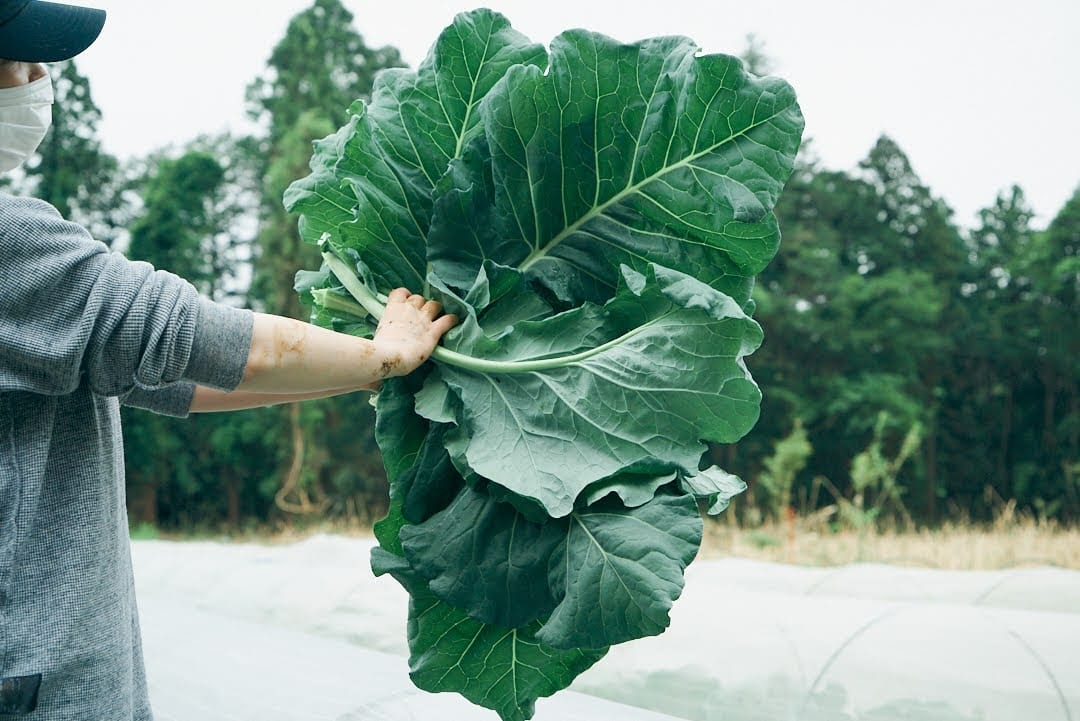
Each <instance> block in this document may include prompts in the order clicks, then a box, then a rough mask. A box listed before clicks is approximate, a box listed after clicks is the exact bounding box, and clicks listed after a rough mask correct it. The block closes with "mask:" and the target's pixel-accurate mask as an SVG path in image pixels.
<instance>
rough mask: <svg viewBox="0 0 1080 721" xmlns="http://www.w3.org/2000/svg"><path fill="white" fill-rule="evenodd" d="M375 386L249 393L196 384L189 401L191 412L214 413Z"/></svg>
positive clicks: (274, 404)
mask: <svg viewBox="0 0 1080 721" xmlns="http://www.w3.org/2000/svg"><path fill="white" fill-rule="evenodd" d="M376 387H377V386H374V385H373V386H364V387H361V388H346V389H342V390H332V391H321V392H316V393H251V392H247V391H233V392H232V393H225V392H224V391H219V390H214V389H212V388H204V387H202V386H196V388H195V397H194V398H193V399H192V401H191V412H192V413H216V412H222V411H243V410H248V409H251V408H266V407H268V406H277V405H281V404H283V403H299V402H301V401H313V400H317V399H319V398H330V397H332V396H337V395H342V394H344V393H349V392H351V391H362V390H369V391H370V390H375V389H376Z"/></svg>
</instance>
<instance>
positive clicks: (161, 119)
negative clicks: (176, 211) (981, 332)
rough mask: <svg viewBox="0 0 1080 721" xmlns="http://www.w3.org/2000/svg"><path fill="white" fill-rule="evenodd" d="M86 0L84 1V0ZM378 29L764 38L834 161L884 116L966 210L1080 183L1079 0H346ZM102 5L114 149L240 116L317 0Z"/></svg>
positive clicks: (100, 91) (712, 41)
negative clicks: (460, 27) (477, 23)
mask: <svg viewBox="0 0 1080 721" xmlns="http://www.w3.org/2000/svg"><path fill="white" fill-rule="evenodd" d="M76 1H77V0H76ZM343 2H344V4H345V5H346V6H347V7H348V8H349V9H350V10H351V11H352V12H353V13H354V14H355V16H356V28H357V30H359V32H360V33H361V34H362V35H363V36H364V38H365V40H366V41H367V43H368V44H369V45H372V46H379V45H387V44H389V45H395V46H396V47H398V48H399V49H400V50H401V52H402V55H403V56H404V58H405V60H406V61H407V62H408V63H409V64H410V65H412V66H414V67H415V66H416V65H417V64H418V63H419V62H420V60H422V59H423V57H424V55H426V53H427V50H428V48H429V47H430V46H431V44H432V43H433V42H434V40H435V38H436V37H437V36H438V34H439V32H440V31H441V30H442V29H443V28H444V27H445V26H446V25H448V24H449V23H450V22H451V20H452V19H453V16H454V14H455V13H457V12H459V11H463V10H468V9H472V8H473V7H478V6H480V5H483V6H485V7H490V8H493V9H495V10H498V11H500V12H502V13H504V14H505V15H506V16H507V17H508V18H509V19H510V20H511V22H512V23H513V25H514V26H515V27H516V28H517V29H519V30H520V31H522V32H523V33H525V34H526V35H528V36H529V37H531V38H532V39H533V40H536V41H539V42H544V43H547V42H549V41H550V40H551V38H552V37H554V36H555V35H557V34H558V33H559V32H561V31H563V30H566V29H569V28H572V27H584V28H588V29H590V30H595V31H599V32H603V33H606V34H608V35H611V36H613V37H615V38H618V39H620V40H625V41H632V40H637V39H640V38H643V37H648V36H653V35H666V34H679V35H687V36H689V37H691V38H693V39H694V40H695V41H697V43H698V44H699V45H700V46H701V48H702V49H703V50H704V51H705V52H727V53H732V54H738V53H739V52H741V51H742V49H743V48H744V47H745V45H746V36H747V34H749V33H754V34H755V35H757V36H758V38H759V39H760V40H762V41H763V42H764V49H765V52H766V53H767V54H768V55H769V56H770V57H771V58H772V60H773V62H774V72H775V73H776V74H777V75H780V76H782V77H784V78H786V79H787V80H788V81H789V82H790V83H791V84H792V85H793V86H794V87H795V89H796V91H797V92H798V95H799V99H800V103H801V105H802V108H803V112H804V114H805V115H806V119H807V129H806V136H807V137H808V138H812V139H813V144H812V146H813V148H814V150H815V152H816V154H817V156H818V157H819V158H820V159H821V160H822V162H823V164H824V165H825V166H826V167H829V168H833V169H838V170H850V169H852V168H854V167H855V165H856V164H857V163H858V161H859V160H860V159H861V158H863V157H864V156H865V155H866V153H867V152H868V151H869V149H870V147H871V146H872V145H873V143H874V141H875V139H876V138H877V137H878V136H879V135H880V134H881V133H887V134H889V135H891V136H892V137H893V138H894V139H895V140H896V141H897V142H898V143H899V144H900V147H901V148H902V149H903V150H904V151H905V152H906V153H907V154H908V157H909V158H910V159H911V161H912V164H913V165H914V167H915V170H916V172H918V173H919V175H920V176H921V178H922V179H923V181H924V182H925V183H926V184H927V185H929V186H930V187H931V189H932V190H933V191H934V192H935V193H936V194H937V195H939V196H941V197H943V198H944V199H945V201H946V202H947V203H948V204H949V205H950V206H951V207H952V208H953V209H955V210H956V211H957V220H958V221H959V222H960V223H961V224H963V225H972V224H973V223H974V218H975V213H976V211H977V210H978V209H979V208H982V207H985V206H987V205H989V204H990V203H992V202H993V199H994V197H995V196H996V195H997V193H998V192H1000V191H1002V190H1004V189H1005V188H1007V187H1009V186H1010V185H1012V184H1013V183H1016V184H1019V185H1020V186H1021V187H1022V188H1023V189H1024V191H1025V193H1026V194H1027V196H1028V199H1029V201H1030V202H1031V204H1032V205H1033V207H1034V209H1035V211H1036V213H1037V221H1036V222H1037V223H1038V224H1039V225H1045V223H1047V222H1049V220H1050V219H1051V218H1052V217H1053V215H1054V214H1055V213H1056V212H1057V211H1058V210H1059V209H1060V208H1061V206H1062V205H1063V204H1064V203H1065V201H1066V200H1067V199H1068V198H1069V197H1070V196H1071V195H1072V193H1073V191H1074V190H1075V189H1076V188H1077V186H1078V185H1080V40H1078V33H1080V2H1077V1H1076V0H1024V2H1008V3H999V2H988V1H987V0H937V1H936V2H924V1H921V0H913V2H908V3H898V2H895V1H890V2H884V1H881V0H814V1H813V2H807V1H806V0H743V1H742V2H731V3H725V2H720V1H718V0H652V1H651V2H648V3H639V2H628V1H627V0H621V1H620V0H490V1H489V2H487V3H480V4H456V3H445V2H435V1H434V0H391V1H389V2H388V1H387V0H379V1H372V0H343ZM85 4H88V5H93V6H96V7H103V8H105V9H107V10H108V11H109V19H108V22H107V23H106V25H105V30H104V32H103V33H102V37H101V38H100V39H99V41H98V42H97V43H96V44H95V45H94V46H93V47H92V48H91V49H90V50H88V51H87V52H86V53H85V54H84V55H83V56H81V58H80V60H79V65H80V68H81V69H82V71H83V72H84V73H85V74H86V75H88V76H89V77H90V80H91V83H92V90H93V93H94V99H95V100H96V102H97V104H98V105H99V106H100V107H101V109H102V112H103V113H104V119H103V122H102V125H101V128H100V131H101V136H102V139H103V142H104V145H105V148H106V149H107V150H108V151H110V152H112V153H115V154H117V155H120V156H122V157H126V156H131V155H139V154H143V153H146V152H148V151H150V150H154V149H157V148H160V147H162V146H166V145H169V144H171V143H183V142H185V141H187V140H189V139H191V138H193V137H194V136H196V135H198V134H199V133H201V132H217V131H220V130H224V129H227V128H231V129H235V130H242V129H244V128H246V127H247V126H246V121H245V118H244V110H243V97H244V88H245V86H246V85H247V84H248V83H249V82H250V81H251V80H252V79H253V78H254V77H256V76H257V75H258V74H259V73H260V72H262V71H263V70H264V68H265V67H266V60H267V58H268V57H269V54H270V51H271V49H272V48H273V46H274V44H275V43H277V41H278V40H279V39H280V38H281V37H282V35H283V34H284V32H285V28H286V26H287V25H288V22H289V19H290V18H291V17H292V16H293V15H294V14H296V13H297V12H300V11H302V10H304V9H305V8H306V7H308V6H309V5H310V4H311V0H257V1H252V2H248V1H246V0H245V1H243V2H241V1H230V0H85Z"/></svg>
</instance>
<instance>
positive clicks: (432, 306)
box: [420, 300, 442, 318]
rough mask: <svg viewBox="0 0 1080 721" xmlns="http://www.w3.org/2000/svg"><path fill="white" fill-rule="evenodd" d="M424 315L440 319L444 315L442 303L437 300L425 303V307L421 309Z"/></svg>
mask: <svg viewBox="0 0 1080 721" xmlns="http://www.w3.org/2000/svg"><path fill="white" fill-rule="evenodd" d="M420 311H421V312H422V313H426V314H427V316H428V317H429V318H438V317H439V314H440V313H442V303H440V302H438V301H437V300H429V301H428V302H427V303H424V307H423V308H421V309H420Z"/></svg>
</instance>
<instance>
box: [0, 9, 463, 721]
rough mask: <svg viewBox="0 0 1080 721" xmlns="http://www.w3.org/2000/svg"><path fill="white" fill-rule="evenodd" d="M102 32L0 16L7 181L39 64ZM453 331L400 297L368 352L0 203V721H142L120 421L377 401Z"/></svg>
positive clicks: (40, 131)
mask: <svg viewBox="0 0 1080 721" xmlns="http://www.w3.org/2000/svg"><path fill="white" fill-rule="evenodd" d="M104 21H105V13H104V11H102V10H96V9H91V8H84V7H78V6H73V5H68V4H62V3H53V2H44V1H42V0H0V57H2V58H4V60H3V61H2V62H0V171H2V172H9V171H11V170H14V169H15V168H16V167H18V166H19V165H20V164H21V163H22V162H23V161H25V160H26V159H27V158H28V157H29V156H30V155H32V154H33V152H34V151H35V149H36V148H37V146H38V144H39V143H40V141H41V140H42V138H43V136H44V134H45V132H46V130H47V128H48V123H49V119H50V117H51V112H50V110H51V104H52V86H51V83H50V80H49V76H48V71H47V69H46V67H45V66H44V65H42V63H46V62H54V61H59V60H65V59H68V58H71V57H74V56H76V55H78V54H79V53H81V52H82V51H83V50H85V49H86V48H87V47H89V45H90V44H91V43H93V42H94V40H95V39H96V38H97V36H98V34H99V33H100V31H101V29H102V27H103V24H104ZM456 322H457V319H456V318H455V317H454V316H452V315H445V314H443V313H442V309H441V307H440V306H439V305H438V304H437V303H435V302H433V301H429V300H426V299H425V298H423V297H421V296H419V295H416V294H413V293H410V292H409V291H408V290H405V289H397V290H394V291H393V292H392V293H391V294H390V296H389V301H388V303H387V306H386V312H385V315H384V317H383V318H382V320H381V322H380V323H379V325H378V329H377V331H376V332H375V334H374V338H373V339H372V340H365V339H360V338H355V337H352V336H348V335H344V334H338V333H334V332H331V331H328V330H325V329H321V328H318V327H315V326H313V325H310V324H307V323H303V322H300V321H297V320H292V319H288V318H283V317H277V316H272V315H267V314H260V313H255V312H252V311H249V310H242V309H237V308H233V307H228V306H224V305H220V304H217V303H214V302H211V301H210V300H208V299H206V298H202V297H200V296H199V295H198V294H197V293H196V291H195V289H194V288H193V286H191V285H190V284H189V283H187V282H185V281H184V280H182V279H180V278H179V277H176V276H174V275H171V274H169V273H167V272H164V271H162V270H156V269H154V268H152V267H150V266H149V265H147V264H145V263H140V262H133V261H129V260H127V259H126V258H124V257H123V256H121V255H120V254H118V253H115V252H110V251H109V249H108V248H107V247H106V246H105V245H103V244H102V243H99V242H96V241H95V240H93V239H92V238H91V237H90V236H89V234H88V233H87V232H86V231H85V230H84V229H83V228H81V227H79V226H77V225H74V224H72V223H69V222H67V221H65V220H64V219H62V218H61V217H60V215H59V213H58V212H57V211H56V210H55V209H54V208H52V207H51V206H50V205H48V204H46V203H44V202H41V201H38V200H33V199H25V198H16V197H13V196H11V195H8V194H3V193H0V717H4V718H7V717H8V716H7V715H13V716H15V717H19V718H20V719H26V720H27V721H46V720H47V721H128V720H129V719H130V720H133V721H141V720H143V719H150V718H152V712H151V708H150V702H149V699H148V694H147V689H146V682H145V676H144V671H143V659H142V655H141V641H140V636H139V624H138V614H137V609H136V601H135V594H134V585H133V573H132V566H131V556H130V542H129V538H128V528H127V517H126V512H125V499H124V466H123V450H122V443H121V429H120V421H119V417H120V416H119V407H120V405H121V404H127V405H131V406H136V407H140V408H144V409H148V410H151V411H155V412H158V413H165V414H171V415H175V416H185V415H187V414H188V413H192V412H201V411H216V410H232V409H240V408H248V407H254V406H263V405H271V404H276V403H282V402H289V401H294V400H303V399H309V398H316V397H323V396H328V395H334V394H338V393H344V392H350V391H353V390H357V389H362V388H368V387H371V386H372V385H373V384H378V383H379V382H380V381H381V380H382V379H384V378H387V377H391V376H400V375H404V374H407V373H409V372H411V371H413V370H414V369H416V368H417V367H418V366H420V365H421V364H422V363H424V362H425V360H426V359H427V358H428V357H429V356H430V354H431V353H432V351H433V350H434V348H435V346H436V345H437V343H438V342H439V340H440V338H441V337H442V335H443V334H444V333H445V332H446V331H447V330H449V329H450V328H451V327H452V326H453V325H454V324H455V323H456ZM5 714H7V715H5Z"/></svg>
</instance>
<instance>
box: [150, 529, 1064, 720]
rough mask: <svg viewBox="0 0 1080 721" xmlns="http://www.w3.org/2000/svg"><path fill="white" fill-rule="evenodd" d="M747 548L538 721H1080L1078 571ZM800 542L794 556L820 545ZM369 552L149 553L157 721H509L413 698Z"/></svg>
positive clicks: (701, 575)
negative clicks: (193, 669) (964, 567)
mask: <svg viewBox="0 0 1080 721" xmlns="http://www.w3.org/2000/svg"><path fill="white" fill-rule="evenodd" d="M714 530H715V529H714ZM1044 530H1045V529H1044ZM1029 532H1030V533H1035V531H1033V530H1032V531H1029ZM741 535H742V534H741V532H740V533H739V534H732V535H731V536H730V537H729V538H727V539H726V541H725V537H724V536H723V535H722V534H721V535H718V536H717V537H716V538H712V539H711V540H710V545H709V547H708V549H709V553H708V554H707V557H705V558H702V559H699V560H698V561H697V562H695V563H694V564H693V565H692V566H691V567H690V569H689V570H688V572H687V584H686V589H685V591H684V593H683V596H682V598H681V599H680V600H679V601H677V602H676V604H675V607H674V610H673V612H672V625H671V627H670V628H669V629H668V631H666V632H665V633H664V634H663V635H661V636H658V637H652V638H646V639H642V640H639V641H636V642H633V643H629V644H624V645H622V646H619V647H616V648H615V649H613V650H612V651H611V652H610V653H609V654H608V656H607V657H605V658H604V659H603V660H602V661H600V662H599V663H598V664H597V665H596V666H594V667H593V668H592V669H590V670H589V671H587V672H586V673H585V674H583V675H582V676H581V677H580V678H579V679H578V681H577V682H576V683H575V684H574V685H573V686H572V687H571V689H570V690H569V691H567V692H564V693H561V694H557V695H556V696H555V697H554V698H552V699H541V700H540V701H539V702H538V704H537V714H536V717H535V718H537V719H539V720H540V721H546V720H548V719H550V720H552V721H554V720H555V719H569V720H573V719H578V718H581V719H585V718H588V719H592V720H596V721H603V720H604V719H609V718H610V719H620V721H624V720H625V721H662V720H663V719H668V720H669V721H670V719H686V720H688V721H699V720H700V721H711V720H712V719H719V718H723V719H731V720H734V721H743V720H746V719H754V720H756V719H762V720H764V719H777V718H785V719H805V720H807V721H810V720H811V719H813V720H815V721H823V720H831V719H837V720H840V719H844V720H855V719H872V720H873V721H891V720H893V719H896V720H897V721H899V720H900V719H905V720H906V721H967V720H968V719H971V720H974V719H979V720H980V721H993V720H995V719H1002V720H1003V721H1005V720H1011V719H1016V718H1038V719H1048V720H1053V719H1058V718H1061V719H1069V718H1076V717H1077V715H1078V713H1080V654H1077V653H1076V651H1075V649H1076V648H1080V571H1077V570H1070V569H1066V568H1058V567H1053V566H1051V565H1049V564H1045V563H1044V564H1037V565H1034V564H1032V565H1023V566H1020V567H1014V568H1005V569H997V570H993V569H984V570H968V571H956V570H945V569H942V568H924V567H919V566H915V565H912V564H911V563H905V564H904V565H897V564H887V563H880V562H873V561H870V560H867V561H864V562H860V563H848V564H844V565H839V566H823V565H816V566H815V565H806V564H797V563H781V562H776V561H773V560H762V559H751V558H745V557H744V558H732V557H723V556H722V555H721V548H722V547H723V543H724V542H726V543H728V544H729V546H734V547H737V546H736V545H735V544H740V543H744V542H745V543H747V544H749V545H754V544H753V543H751V542H749V541H746V540H745V539H743V538H742V537H741ZM1050 537H1051V538H1052V539H1054V540H1052V541H1051V542H1050V546H1045V545H1033V546H1032V548H1033V549H1042V550H1041V551H1040V552H1047V551H1046V550H1045V549H1047V548H1049V547H1056V544H1057V535H1056V534H1050ZM1066 538H1068V536H1067V535H1066ZM796 540H797V542H798V545H797V546H796V547H797V548H802V547H803V544H804V543H808V542H809V541H810V539H809V538H808V537H799V536H797V539H796ZM834 540H836V539H834ZM969 541H970V538H969ZM909 542H911V543H912V544H914V541H913V540H911V539H909ZM756 543H758V544H759V545H760V543H761V542H760V541H757V542H756ZM1032 543H1033V544H1034V541H1032ZM372 545H373V542H372V541H371V540H369V539H367V538H364V537H359V536H349V535H343V534H333V535H330V534H320V535H314V536H308V537H305V538H299V539H298V538H283V537H278V538H276V539H275V540H274V541H273V542H271V543H253V542H240V543H238V542H218V541H188V542H178V541H163V540H150V541H136V542H135V544H134V561H135V571H136V580H137V584H138V586H139V593H140V598H141V607H142V623H143V628H144V635H145V639H146V640H145V643H146V658H147V667H148V673H149V675H150V683H151V692H152V698H153V699H155V703H156V704H157V707H158V714H159V715H160V716H161V718H164V719H166V720H168V719H176V720H177V721H179V720H180V719H184V718H190V717H192V716H191V715H192V714H193V713H197V715H198V717H199V718H202V719H206V721H214V720H215V719H236V720H237V721H244V720H245V719H249V718H250V719H252V720H253V721H254V719H256V718H257V719H260V721H263V720H264V719H275V718H282V719H284V718H295V717H298V716H297V714H303V717H304V718H306V719H313V720H321V719H327V720H328V721H329V720H331V719H333V720H334V721H338V720H344V719H387V720H393V719H416V718H453V719H461V721H471V719H473V718H475V719H477V721H483V719H485V718H491V719H494V718H496V717H495V716H494V714H491V713H488V712H486V711H483V710H481V709H477V708H475V707H471V706H470V705H468V704H467V703H465V702H463V701H462V700H461V699H460V698H458V697H456V696H449V695H446V694H440V695H438V696H432V695H428V694H423V693H420V692H417V691H416V690H415V689H413V688H412V687H411V684H410V683H409V680H408V677H407V663H406V660H405V659H406V657H407V654H408V651H407V647H406V641H405V633H406V629H405V614H406V606H407V595H406V594H405V593H404V591H402V589H401V588H400V587H399V586H398V585H397V584H395V583H392V582H389V581H387V580H386V579H376V578H374V577H373V576H372V575H371V573H370V570H369V569H368V560H367V559H368V553H369V552H370V549H371V547H372ZM895 545H896V541H895V539H894V543H893V544H891V545H889V546H888V547H893V546H895ZM932 545H944V546H946V547H952V548H960V547H961V545H962V542H961V541H960V540H959V538H951V537H950V538H947V539H946V538H944V537H943V538H942V539H938V541H937V543H936V544H935V543H934V542H932V541H929V540H928V541H924V546H914V545H912V546H911V548H912V549H919V550H920V552H922V553H926V550H925V546H932ZM883 547H885V546H878V545H876V544H870V543H868V542H866V541H865V539H864V543H863V546H862V549H863V553H864V555H866V556H870V555H871V554H872V553H877V552H878V551H876V550H875V549H879V548H883ZM838 548H846V547H845V546H838ZM780 549H781V551H782V550H783V549H782V546H781V547H780ZM758 550H759V551H764V550H769V549H758ZM835 552H836V553H840V552H841V551H840V550H837V551H835ZM843 552H848V551H843ZM970 557H971V558H974V556H973V555H972V556H970ZM980 558H984V561H983V562H986V559H988V556H986V555H985V554H984V556H980ZM196 658H203V659H206V661H205V662H204V663H205V664H206V671H207V673H199V674H192V673H190V672H183V673H181V672H180V671H182V670H183V669H184V668H185V667H186V668H189V669H190V664H189V661H191V660H192V659H196ZM185 664H188V665H187V666H185ZM193 704H194V705H193ZM200 704H201V705H200ZM196 706H198V708H196Z"/></svg>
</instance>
